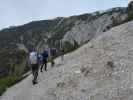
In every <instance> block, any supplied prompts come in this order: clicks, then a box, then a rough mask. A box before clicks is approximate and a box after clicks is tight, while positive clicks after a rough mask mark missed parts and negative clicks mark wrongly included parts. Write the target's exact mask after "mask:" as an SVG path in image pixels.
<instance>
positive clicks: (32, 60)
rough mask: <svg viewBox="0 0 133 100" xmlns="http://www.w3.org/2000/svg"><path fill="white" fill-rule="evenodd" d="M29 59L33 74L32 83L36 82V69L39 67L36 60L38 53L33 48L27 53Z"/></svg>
mask: <svg viewBox="0 0 133 100" xmlns="http://www.w3.org/2000/svg"><path fill="white" fill-rule="evenodd" d="M29 61H30V65H31V69H32V74H33V80H32V82H33V85H34V84H37V77H38V69H39V61H38V53H37V52H36V51H35V49H33V50H32V51H31V52H30V54H29Z"/></svg>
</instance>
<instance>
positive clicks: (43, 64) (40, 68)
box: [40, 63, 44, 72]
mask: <svg viewBox="0 0 133 100" xmlns="http://www.w3.org/2000/svg"><path fill="white" fill-rule="evenodd" d="M43 66H44V63H42V65H41V68H40V70H41V72H42V71H43Z"/></svg>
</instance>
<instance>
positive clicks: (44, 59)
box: [40, 50, 48, 72]
mask: <svg viewBox="0 0 133 100" xmlns="http://www.w3.org/2000/svg"><path fill="white" fill-rule="evenodd" d="M47 60H48V52H47V51H46V50H44V52H43V53H42V65H41V69H40V70H41V72H43V66H45V71H47Z"/></svg>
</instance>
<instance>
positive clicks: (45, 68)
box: [45, 61, 47, 71]
mask: <svg viewBox="0 0 133 100" xmlns="http://www.w3.org/2000/svg"><path fill="white" fill-rule="evenodd" d="M45 71H47V61H46V62H45Z"/></svg>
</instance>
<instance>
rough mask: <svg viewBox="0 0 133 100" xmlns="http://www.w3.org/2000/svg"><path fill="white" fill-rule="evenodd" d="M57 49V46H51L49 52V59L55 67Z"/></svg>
mask: <svg viewBox="0 0 133 100" xmlns="http://www.w3.org/2000/svg"><path fill="white" fill-rule="evenodd" d="M56 53H57V49H56V48H49V49H48V54H49V60H50V62H51V66H52V67H53V66H54V65H55V62H54V58H55V57H56Z"/></svg>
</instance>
